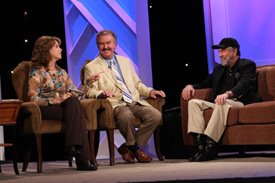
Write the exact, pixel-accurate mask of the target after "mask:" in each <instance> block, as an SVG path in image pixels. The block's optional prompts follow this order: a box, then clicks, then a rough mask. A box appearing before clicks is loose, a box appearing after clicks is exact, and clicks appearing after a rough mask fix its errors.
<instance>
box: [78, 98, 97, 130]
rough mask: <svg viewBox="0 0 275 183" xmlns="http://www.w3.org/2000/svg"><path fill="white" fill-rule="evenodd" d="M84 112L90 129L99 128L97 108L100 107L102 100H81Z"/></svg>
mask: <svg viewBox="0 0 275 183" xmlns="http://www.w3.org/2000/svg"><path fill="white" fill-rule="evenodd" d="M80 103H81V107H82V109H83V112H84V117H85V121H86V124H87V129H88V130H95V129H97V110H98V109H99V108H100V101H99V100H97V99H83V100H80Z"/></svg>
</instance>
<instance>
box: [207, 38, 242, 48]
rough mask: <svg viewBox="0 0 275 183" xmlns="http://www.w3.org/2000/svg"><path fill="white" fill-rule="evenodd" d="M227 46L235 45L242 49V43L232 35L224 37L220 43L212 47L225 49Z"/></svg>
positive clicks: (234, 46)
mask: <svg viewBox="0 0 275 183" xmlns="http://www.w3.org/2000/svg"><path fill="white" fill-rule="evenodd" d="M227 47H233V48H237V49H238V50H240V45H239V43H238V41H237V40H236V39H234V38H231V37H228V38H223V39H222V40H221V41H220V43H219V44H217V45H213V46H212V49H225V48H227Z"/></svg>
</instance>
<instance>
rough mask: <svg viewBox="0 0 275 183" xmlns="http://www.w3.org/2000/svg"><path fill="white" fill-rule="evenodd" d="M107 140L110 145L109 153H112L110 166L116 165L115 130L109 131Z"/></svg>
mask: <svg viewBox="0 0 275 183" xmlns="http://www.w3.org/2000/svg"><path fill="white" fill-rule="evenodd" d="M106 133H107V138H108V145H109V153H110V165H111V166H113V165H115V150H114V149H115V147H114V129H107V130H106Z"/></svg>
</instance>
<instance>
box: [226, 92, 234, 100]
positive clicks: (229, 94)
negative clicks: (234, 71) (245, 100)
mask: <svg viewBox="0 0 275 183" xmlns="http://www.w3.org/2000/svg"><path fill="white" fill-rule="evenodd" d="M226 94H227V95H228V98H231V97H233V92H232V91H230V90H228V91H226Z"/></svg>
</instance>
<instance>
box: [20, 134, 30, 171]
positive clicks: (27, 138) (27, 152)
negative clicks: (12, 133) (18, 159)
mask: <svg viewBox="0 0 275 183" xmlns="http://www.w3.org/2000/svg"><path fill="white" fill-rule="evenodd" d="M31 137H32V136H24V145H25V147H26V148H25V150H24V151H25V152H24V160H23V166H22V172H25V171H26V170H27V168H28V165H29V161H30V157H31Z"/></svg>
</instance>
